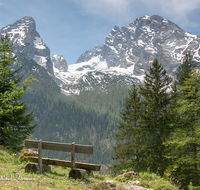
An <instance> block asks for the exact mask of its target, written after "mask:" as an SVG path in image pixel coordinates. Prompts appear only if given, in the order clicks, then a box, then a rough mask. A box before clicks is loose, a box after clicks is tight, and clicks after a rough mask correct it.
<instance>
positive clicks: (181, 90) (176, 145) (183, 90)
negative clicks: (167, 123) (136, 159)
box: [166, 54, 200, 189]
mask: <svg viewBox="0 0 200 190" xmlns="http://www.w3.org/2000/svg"><path fill="white" fill-rule="evenodd" d="M194 67H195V64H194V63H193V62H192V57H191V56H190V55H189V54H188V55H186V56H185V58H184V61H183V65H181V66H180V67H179V69H178V73H177V91H176V101H175V104H174V105H175V106H174V115H176V120H175V125H176V127H175V128H176V129H175V130H174V132H173V133H172V135H171V138H170V140H169V142H167V143H166V145H167V146H168V147H169V148H170V149H171V152H170V154H169V155H168V158H170V159H172V160H173V162H172V164H171V165H170V166H169V167H168V169H167V173H169V176H170V178H171V179H172V180H173V181H174V182H177V183H179V184H181V186H182V188H184V189H188V185H189V183H190V182H192V183H193V185H194V186H199V185H200V180H199V179H200V175H199V174H200V170H199V164H198V163H199V161H200V157H199V154H198V151H199V148H200V142H199V136H200V130H199V129H200V125H199V118H200V108H199V103H200V99H199V94H200V85H199V84H200V79H199V72H198V71H197V70H195V69H193V68H194Z"/></svg>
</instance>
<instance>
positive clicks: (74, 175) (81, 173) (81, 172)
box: [69, 169, 93, 179]
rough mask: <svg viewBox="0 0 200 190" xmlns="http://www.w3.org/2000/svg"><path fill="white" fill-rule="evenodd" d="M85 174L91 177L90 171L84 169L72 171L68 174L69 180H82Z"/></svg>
mask: <svg viewBox="0 0 200 190" xmlns="http://www.w3.org/2000/svg"><path fill="white" fill-rule="evenodd" d="M85 174H88V175H93V173H92V171H88V170H84V169H72V170H70V172H69V178H74V179H83V178H84V175H85Z"/></svg>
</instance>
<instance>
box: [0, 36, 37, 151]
mask: <svg viewBox="0 0 200 190" xmlns="http://www.w3.org/2000/svg"><path fill="white" fill-rule="evenodd" d="M15 61H16V58H15V57H14V56H13V53H12V47H11V46H10V44H9V41H8V38H7V37H6V38H2V39H1V44H0V144H1V145H3V146H5V147H7V148H9V149H11V150H13V151H15V152H17V151H19V150H21V149H22V147H23V146H22V142H23V140H24V139H26V138H27V137H28V136H29V135H30V134H31V133H33V129H34V128H35V125H31V121H32V120H33V118H34V116H33V112H31V113H29V114H27V109H28V107H27V105H26V103H25V102H22V101H21V98H22V95H23V94H24V93H25V91H26V90H27V87H28V85H29V83H30V82H31V81H33V79H32V78H27V79H25V80H24V81H22V76H19V72H20V69H21V68H18V69H15V67H16V66H17V65H18V64H17V63H16V62H15Z"/></svg>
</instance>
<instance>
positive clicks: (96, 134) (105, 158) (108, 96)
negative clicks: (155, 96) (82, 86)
mask: <svg viewBox="0 0 200 190" xmlns="http://www.w3.org/2000/svg"><path fill="white" fill-rule="evenodd" d="M21 60H23V61H22V62H23V63H26V64H24V69H23V71H24V74H25V76H27V75H31V76H32V77H34V78H36V81H35V82H34V83H32V84H31V85H30V89H29V91H27V92H26V94H25V95H24V97H23V101H25V102H27V104H28V107H29V110H30V111H32V110H34V115H35V120H34V124H38V125H37V126H36V128H35V132H34V133H33V135H32V136H31V137H30V138H31V139H42V140H43V141H52V142H65V143H72V142H75V143H77V144H85V145H93V152H94V153H93V155H83V154H77V155H76V159H77V161H85V162H90V163H97V164H99V163H104V164H108V163H110V162H111V155H113V150H112V147H111V145H113V142H114V140H113V139H114V136H113V131H114V130H115V125H116V124H117V122H118V121H119V111H121V110H122V109H123V101H124V98H125V97H126V96H127V94H128V89H129V87H128V86H127V85H124V84H111V85H109V86H108V87H107V88H106V89H105V91H104V92H102V91H101V90H100V89H99V88H98V87H97V88H94V89H93V90H91V91H82V92H81V93H80V95H71V96H65V95H63V94H62V93H61V92H60V89H59V87H58V86H57V84H56V83H55V82H54V81H53V80H52V78H51V77H50V76H49V75H48V74H47V73H46V70H45V69H44V68H42V67H40V66H39V65H37V64H36V63H35V62H34V61H32V60H27V59H26V58H25V57H23V59H22V58H21ZM27 63H28V64H27ZM32 71H34V72H32ZM44 156H45V157H50V158H58V159H66V158H67V159H70V156H69V154H68V153H64V152H56V151H44Z"/></svg>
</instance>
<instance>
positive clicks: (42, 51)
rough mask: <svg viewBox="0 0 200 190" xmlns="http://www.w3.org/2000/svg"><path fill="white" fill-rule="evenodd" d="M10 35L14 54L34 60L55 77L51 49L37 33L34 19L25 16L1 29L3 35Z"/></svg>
mask: <svg viewBox="0 0 200 190" xmlns="http://www.w3.org/2000/svg"><path fill="white" fill-rule="evenodd" d="M6 34H7V35H8V37H9V40H10V41H11V42H12V43H13V50H14V53H15V54H16V55H17V56H18V57H19V56H21V53H22V52H23V53H24V55H25V56H27V57H28V58H30V59H33V60H34V61H35V62H37V63H38V64H39V65H41V66H42V67H44V68H45V69H47V71H48V72H49V73H51V75H53V64H52V62H51V58H50V49H49V48H48V47H47V46H46V44H45V43H44V42H43V40H42V39H41V38H40V35H39V33H38V32H37V31H36V24H35V21H34V19H33V18H32V17H30V16H25V17H23V18H21V19H19V20H17V21H15V22H13V23H11V24H10V25H8V26H6V27H4V28H2V29H1V35H2V36H5V35H6Z"/></svg>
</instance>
